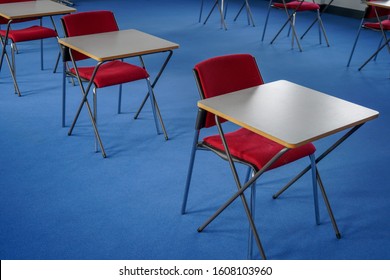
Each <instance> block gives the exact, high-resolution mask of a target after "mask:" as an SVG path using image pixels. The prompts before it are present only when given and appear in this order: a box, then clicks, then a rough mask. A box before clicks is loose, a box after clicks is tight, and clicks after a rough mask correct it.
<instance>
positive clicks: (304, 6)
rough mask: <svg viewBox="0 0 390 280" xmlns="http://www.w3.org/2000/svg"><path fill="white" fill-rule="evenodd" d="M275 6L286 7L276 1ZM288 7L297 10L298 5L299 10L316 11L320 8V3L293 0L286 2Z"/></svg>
mask: <svg viewBox="0 0 390 280" xmlns="http://www.w3.org/2000/svg"><path fill="white" fill-rule="evenodd" d="M273 6H274V7H276V8H280V9H284V4H283V3H274V4H273ZM286 7H287V9H291V10H295V9H297V8H298V7H299V8H298V10H297V12H303V11H315V10H319V9H320V5H318V4H316V3H313V2H303V3H302V2H301V1H291V2H288V3H286Z"/></svg>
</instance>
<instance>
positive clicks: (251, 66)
mask: <svg viewBox="0 0 390 280" xmlns="http://www.w3.org/2000/svg"><path fill="white" fill-rule="evenodd" d="M194 72H195V76H196V80H197V83H198V88H199V93H200V96H201V98H202V99H204V98H209V97H213V96H218V95H222V94H226V93H229V92H232V91H237V90H241V89H246V88H250V87H254V86H258V85H261V84H263V83H264V82H263V78H262V77H261V74H260V71H259V68H258V67H257V63H256V60H255V58H254V57H253V56H252V55H249V54H232V55H225V56H218V57H214V58H210V59H207V60H205V61H202V62H200V63H198V64H197V65H195V67H194ZM202 122H203V123H202V124H200V127H199V126H198V127H199V128H203V127H210V126H214V125H215V119H214V115H213V114H210V113H207V116H206V117H205V119H204V121H202Z"/></svg>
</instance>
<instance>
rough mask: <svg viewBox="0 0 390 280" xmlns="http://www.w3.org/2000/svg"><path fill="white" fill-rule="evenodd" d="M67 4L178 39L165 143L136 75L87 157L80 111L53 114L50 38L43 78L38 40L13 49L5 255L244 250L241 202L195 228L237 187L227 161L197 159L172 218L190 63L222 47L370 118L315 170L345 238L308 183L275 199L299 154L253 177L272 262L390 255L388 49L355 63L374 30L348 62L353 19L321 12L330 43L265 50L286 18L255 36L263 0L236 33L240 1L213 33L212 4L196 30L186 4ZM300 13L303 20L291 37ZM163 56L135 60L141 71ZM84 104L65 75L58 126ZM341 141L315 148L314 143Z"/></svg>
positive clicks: (1, 120) (184, 157) (310, 40)
mask: <svg viewBox="0 0 390 280" xmlns="http://www.w3.org/2000/svg"><path fill="white" fill-rule="evenodd" d="M75 2H76V3H77V5H76V8H77V9H78V10H79V11H87V10H93V9H110V10H112V11H114V13H115V15H116V17H117V20H118V23H119V26H120V28H122V29H125V28H136V29H139V30H142V31H145V32H149V33H151V34H154V35H157V36H160V37H163V38H166V39H168V40H170V41H174V42H177V43H179V44H180V48H179V49H178V50H177V51H175V53H174V55H173V57H172V60H171V62H170V64H169V65H168V67H167V69H166V71H165V72H164V75H163V76H162V78H161V80H160V82H159V83H158V85H157V86H156V89H155V90H156V97H157V99H158V102H159V106H160V108H161V111H162V115H163V118H164V121H165V124H166V126H167V130H168V134H169V136H170V140H169V141H165V140H164V138H163V136H162V135H156V133H155V127H154V123H153V118H152V114H151V110H150V106H148V105H149V103H147V106H146V107H145V109H144V111H143V112H142V114H141V116H140V118H139V119H138V120H134V119H133V114H134V113H135V111H136V110H137V109H138V106H139V104H140V102H141V100H142V98H143V96H144V93H145V90H144V89H145V84H144V83H143V82H141V83H135V84H129V85H126V86H125V87H124V89H125V91H128V92H126V93H125V96H124V100H123V102H124V103H123V104H124V105H125V106H124V107H123V108H124V109H123V111H124V112H123V113H122V114H120V115H117V114H116V102H117V88H116V87H115V88H106V89H102V90H100V91H99V109H98V110H99V128H100V133H101V137H102V139H103V143H104V144H105V148H106V151H107V154H108V157H107V158H106V159H103V158H102V157H101V154H100V153H95V152H94V137H93V131H92V129H91V126H90V122H89V119H88V117H87V114H86V111H83V112H82V114H81V118H80V120H79V122H78V123H77V126H76V128H75V130H74V134H73V136H70V137H69V136H67V128H62V127H61V122H60V108H61V77H62V73H56V74H53V73H52V70H53V66H52V65H53V64H54V58H55V55H56V51H57V49H56V47H57V46H56V42H55V40H52V41H50V40H47V41H46V43H45V50H46V52H45V65H46V69H45V70H44V71H40V70H39V64H38V62H39V43H38V42H30V43H24V44H20V45H19V46H18V48H19V54H18V55H17V57H16V63H17V72H18V73H17V77H18V81H19V86H20V89H21V91H22V94H23V96H22V97H17V96H16V95H14V94H13V85H12V82H11V78H10V74H9V71H8V68H7V66H6V64H5V65H4V67H3V69H2V70H1V74H0V75H1V76H0V90H1V92H0V259H245V258H246V252H247V232H248V224H247V220H246V217H245V213H244V211H243V208H242V205H241V203H240V201H237V202H235V203H233V205H231V206H230V207H229V208H228V209H227V210H226V211H225V212H224V213H223V214H222V215H221V216H220V217H219V218H218V219H216V220H215V221H214V222H213V223H212V224H211V225H210V226H209V227H208V228H207V229H206V230H205V231H204V232H203V233H198V232H197V231H196V229H197V227H198V226H199V225H200V224H201V223H202V222H203V221H204V220H205V219H207V218H208V217H209V216H210V215H211V214H212V213H213V211H214V210H215V209H216V208H217V207H219V206H220V204H221V203H223V202H224V201H225V200H226V199H227V198H228V197H229V196H230V194H231V193H232V192H233V191H234V190H235V185H234V181H233V179H232V176H231V174H230V170H229V168H228V164H227V163H226V162H223V161H221V160H219V159H218V158H217V157H215V156H214V155H212V154H209V153H199V154H198V157H197V161H196V162H195V171H194V177H193V181H192V189H191V192H190V197H189V202H188V214H186V215H181V214H180V207H181V200H182V195H183V187H184V183H185V179H186V172H187V167H188V162H189V156H190V148H191V144H192V137H193V132H194V130H193V128H194V122H195V116H196V102H197V100H198V93H197V88H196V85H195V82H194V79H193V75H192V67H193V66H194V65H195V64H196V63H197V62H199V61H201V60H203V59H206V58H209V57H212V56H217V55H222V54H229V53H251V54H252V55H254V56H255V57H256V59H257V61H258V64H259V67H260V69H261V72H262V74H263V78H264V79H265V81H267V82H270V81H274V80H278V79H286V80H290V81H293V82H296V83H299V84H302V85H305V86H308V87H311V88H314V89H317V90H320V91H323V92H326V93H329V94H331V95H334V96H337V97H340V98H344V99H346V100H349V101H352V102H355V103H358V104H361V105H364V106H367V107H370V108H373V109H375V110H378V111H379V112H380V114H381V115H380V117H379V119H377V120H375V121H372V122H370V123H367V124H366V125H365V126H363V127H362V128H361V129H360V130H359V131H358V132H357V133H356V134H354V135H353V137H351V138H350V139H348V140H347V142H346V143H344V144H343V145H342V146H341V147H340V148H338V149H337V150H336V151H334V153H332V154H331V155H330V156H329V157H328V158H327V160H324V161H323V162H321V163H320V165H319V168H320V171H321V173H322V177H323V180H324V183H325V186H326V187H327V190H328V195H329V199H330V201H331V204H332V206H333V210H334V213H335V217H336V219H337V222H338V225H339V228H340V231H341V233H342V239H341V240H337V239H336V238H335V236H334V232H333V229H332V226H331V223H330V221H329V218H328V215H327V213H326V209H325V207H324V205H323V204H321V212H322V217H321V221H322V223H321V225H319V226H317V225H316V224H315V221H314V213H313V212H314V211H313V206H312V204H313V203H312V194H311V187H310V186H311V185H310V178H309V177H308V176H305V177H304V178H303V179H302V180H301V181H299V182H298V183H297V184H296V185H295V186H294V187H293V188H291V189H290V190H289V191H288V192H286V193H285V194H284V195H282V196H281V197H280V198H279V199H277V200H273V199H272V194H273V193H274V192H275V191H276V190H278V189H279V187H281V186H282V185H283V183H285V182H286V181H287V180H288V179H289V178H290V177H291V176H292V175H294V174H295V172H297V171H299V169H300V168H302V167H303V166H304V165H305V164H306V162H304V163H298V164H296V165H293V166H290V167H286V168H282V169H278V170H277V171H272V172H269V173H268V174H266V175H265V176H264V177H263V180H262V182H261V183H259V185H258V191H257V215H256V223H257V226H258V230H259V233H260V235H261V238H262V242H263V246H264V249H265V251H266V253H267V255H268V257H269V258H270V259H353V260H354V259H389V257H390V253H389V252H390V250H389V249H390V219H389V213H390V204H389V201H390V190H389V183H388V182H389V180H390V173H389V172H388V170H389V167H388V165H389V159H390V146H389V140H390V139H389V138H390V130H389V127H390V126H389V122H390V116H389V113H390V109H389V101H390V79H389V77H390V70H389V54H388V53H387V52H386V51H383V52H382V53H381V54H380V55H379V57H378V59H377V61H376V62H371V63H369V64H368V65H367V66H366V67H365V68H364V69H363V70H362V71H360V72H359V71H358V70H357V68H358V67H359V66H360V64H361V63H362V62H363V61H364V60H365V59H366V58H367V57H368V56H369V54H370V53H371V52H373V51H374V49H375V47H376V46H377V43H378V40H379V34H377V33H374V34H372V33H373V32H371V33H370V32H364V33H363V34H362V37H361V40H360V42H359V44H358V47H357V49H356V53H355V56H354V58H353V60H352V64H351V66H350V67H349V68H347V67H346V63H347V60H348V56H349V52H350V50H351V47H352V42H353V40H354V38H355V35H356V31H357V27H358V24H359V20H357V19H352V18H346V17H340V16H336V15H330V14H326V15H324V16H323V20H324V24H325V27H326V29H327V33H328V36H329V40H330V44H331V47H329V48H328V47H326V46H324V45H319V44H318V40H317V32H316V30H313V31H312V32H311V33H309V34H308V35H307V37H306V38H305V39H304V40H303V41H302V46H303V48H304V51H303V52H302V53H300V52H299V51H298V50H297V49H294V50H291V49H290V39H289V38H286V35H285V33H284V34H283V36H282V37H280V38H279V39H278V40H277V41H276V42H275V43H274V44H273V45H270V44H269V41H270V39H271V38H272V34H274V32H276V30H277V28H278V27H279V25H280V24H281V23H282V18H284V14H283V12H281V11H272V16H274V17H272V18H271V19H270V24H269V27H268V31H267V35H266V38H265V41H264V42H263V43H262V42H261V41H260V38H261V34H262V29H263V23H264V18H265V13H266V7H267V2H266V1H252V2H253V4H252V12H253V14H254V17H255V21H256V24H257V25H256V27H250V26H247V22H246V17H245V13H243V14H242V15H241V16H240V17H239V18H238V20H237V21H236V22H233V17H234V15H235V13H236V11H238V9H239V7H240V5H241V1H230V3H229V9H228V14H227V24H228V31H223V30H221V29H220V26H219V19H218V16H217V14H216V13H214V14H213V15H212V17H211V18H210V20H209V22H208V23H207V24H206V25H203V24H199V23H198V22H197V21H198V12H199V6H200V1H197V0H193V1H179V0H169V1H156V0H145V1H119V0H110V1H102V0H100V1H86V0H83V1H81V0H80V1H75ZM206 2H211V1H206ZM209 5H210V3H208V4H207V7H205V9H206V10H207V9H208V7H209ZM205 12H207V11H205ZM311 19H312V15H311V14H307V15H306V14H300V15H299V17H298V23H297V24H298V32H299V31H302V29H303V28H304V25H305V24H308V23H309V22H310V21H311ZM56 20H57V21H58V23H59V18H57V19H56ZM47 23H48V24H49V22H47ZM107 47H109V46H107ZM163 59H164V58H163V57H162V56H160V55H155V56H148V57H146V58H145V60H146V64H147V66H148V67H149V71H150V72H151V75H154V74H155V73H156V71H157V70H158V66H159V65H160V64H161V62H162V61H163ZM134 62H137V60H134ZM80 98H81V95H80V92H79V88H78V87H72V86H71V85H70V84H69V85H68V107H67V114H68V115H67V125H68V126H69V124H70V122H71V119H72V117H73V115H74V111H75V107H76V106H77V104H78V102H79V101H80ZM337 136H339V135H335V136H332V137H329V138H327V139H324V140H322V141H319V142H317V143H316V145H317V148H318V150H320V151H321V150H323V149H325V148H326V147H327V146H328V145H329V144H331V143H332V142H333V141H334V140H335V139H336V138H337ZM242 171H244V170H242ZM242 174H244V172H242ZM255 252H256V254H257V255H256V256H255V257H259V255H258V253H257V250H256V251H255Z"/></svg>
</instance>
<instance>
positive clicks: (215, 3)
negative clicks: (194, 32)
mask: <svg viewBox="0 0 390 280" xmlns="http://www.w3.org/2000/svg"><path fill="white" fill-rule="evenodd" d="M217 4H218V0H216V1H215V2H214V5H213V7H212V8H211V10H210V12H209V14H208V15H207V17H206V19H205V20H204V22H203V24H206V23H207V21H208V20H209V17H210V16H211V14H212V13H213V11H214V9H215V7H216V6H217Z"/></svg>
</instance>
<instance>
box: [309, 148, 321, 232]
mask: <svg viewBox="0 0 390 280" xmlns="http://www.w3.org/2000/svg"><path fill="white" fill-rule="evenodd" d="M310 166H311V174H312V181H313V196H314V213H315V219H316V224H317V225H319V224H320V212H319V210H318V186H317V170H316V159H315V156H314V154H312V155H310Z"/></svg>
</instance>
